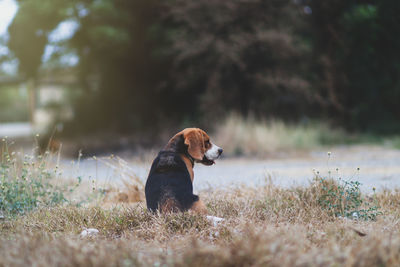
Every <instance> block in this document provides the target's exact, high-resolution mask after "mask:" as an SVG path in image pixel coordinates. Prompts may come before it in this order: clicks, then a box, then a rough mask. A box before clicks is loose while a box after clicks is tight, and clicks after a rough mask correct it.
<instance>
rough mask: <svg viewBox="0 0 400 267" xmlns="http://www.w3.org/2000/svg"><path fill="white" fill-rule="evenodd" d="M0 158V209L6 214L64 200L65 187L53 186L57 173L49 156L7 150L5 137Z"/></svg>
mask: <svg viewBox="0 0 400 267" xmlns="http://www.w3.org/2000/svg"><path fill="white" fill-rule="evenodd" d="M2 143H3V144H2V148H1V152H2V153H1V158H0V212H1V213H4V214H5V215H16V214H24V213H25V212H27V211H29V210H32V209H33V208H36V207H39V206H48V205H54V204H59V203H63V202H65V201H66V198H65V195H64V193H65V192H66V190H68V189H69V190H73V188H66V187H62V186H59V185H55V183H54V181H55V179H56V178H57V176H58V175H59V174H60V172H59V171H58V166H57V165H56V166H55V167H53V168H51V167H50V165H51V162H52V160H51V155H50V153H49V152H45V154H44V155H39V156H29V155H25V156H21V155H20V153H15V152H10V151H9V145H10V144H9V143H8V141H7V139H2Z"/></svg>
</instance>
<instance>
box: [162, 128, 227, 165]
mask: <svg viewBox="0 0 400 267" xmlns="http://www.w3.org/2000/svg"><path fill="white" fill-rule="evenodd" d="M178 139H180V140H182V141H183V142H182V143H180V144H179V145H183V152H187V154H188V155H189V156H190V157H192V158H193V159H194V161H195V162H197V163H202V164H204V165H212V164H214V163H215V162H214V160H216V159H217V158H219V156H221V154H222V148H220V147H218V146H216V145H215V144H213V143H212V142H211V140H210V137H209V136H208V134H207V133H206V132H204V131H203V130H201V129H199V128H186V129H184V130H183V131H181V132H179V133H177V134H176V135H175V136H174V137H173V138H172V139H171V140H170V142H169V144H171V143H174V141H175V140H178ZM177 150H179V151H182V149H177Z"/></svg>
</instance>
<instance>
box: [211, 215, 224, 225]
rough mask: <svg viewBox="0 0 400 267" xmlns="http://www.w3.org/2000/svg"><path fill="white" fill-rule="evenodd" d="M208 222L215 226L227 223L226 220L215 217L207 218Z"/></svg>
mask: <svg viewBox="0 0 400 267" xmlns="http://www.w3.org/2000/svg"><path fill="white" fill-rule="evenodd" d="M207 220H209V221H210V222H211V223H212V224H213V226H214V227H215V226H217V225H218V224H220V223H221V222H223V221H225V219H224V218H220V217H215V216H207Z"/></svg>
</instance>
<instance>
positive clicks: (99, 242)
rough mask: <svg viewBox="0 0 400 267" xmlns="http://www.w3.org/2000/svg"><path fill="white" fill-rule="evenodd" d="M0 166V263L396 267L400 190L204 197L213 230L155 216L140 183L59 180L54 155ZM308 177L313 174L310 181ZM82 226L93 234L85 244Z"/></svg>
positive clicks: (344, 184)
mask: <svg viewBox="0 0 400 267" xmlns="http://www.w3.org/2000/svg"><path fill="white" fill-rule="evenodd" d="M2 142H3V147H2V151H1V152H2V154H1V161H0V186H1V190H0V215H2V216H1V218H0V266H280V267H282V266H399V265H400V235H399V231H400V224H399V222H400V212H399V206H400V191H399V190H396V189H393V190H391V191H390V190H381V191H379V192H376V193H375V191H374V193H373V194H369V195H366V194H362V193H361V191H360V188H359V184H358V182H357V181H354V180H353V181H346V180H338V179H336V180H335V179H331V178H329V176H330V173H328V174H327V177H322V176H320V174H319V173H318V172H316V173H315V177H314V179H313V181H312V182H310V184H309V185H308V186H304V187H292V188H281V187H279V186H276V185H274V184H272V183H271V182H267V183H266V184H265V185H263V186H259V187H256V188H252V187H245V186H242V187H236V188H230V189H224V188H219V189H218V190H216V189H210V190H207V191H204V192H200V196H201V198H202V199H203V200H204V202H205V203H206V205H207V207H208V210H209V214H210V215H213V216H218V217H222V218H224V219H225V220H224V221H223V222H221V223H219V224H216V225H214V224H213V223H211V222H210V221H209V220H208V219H207V218H206V217H205V216H201V215H196V214H193V213H190V212H187V213H177V214H152V213H150V212H148V211H147V210H146V208H145V202H144V201H143V185H142V184H140V183H138V182H137V181H136V180H135V179H134V178H135V177H134V175H133V176H132V177H133V180H132V181H128V183H127V184H126V185H125V186H123V188H111V187H110V188H98V187H97V186H96V184H95V183H91V182H87V181H86V182H85V181H80V179H79V178H77V179H72V180H71V177H65V176H63V172H62V170H59V167H58V165H57V162H58V160H59V158H58V156H59V155H58V156H57V155H55V156H54V155H51V154H50V153H45V154H44V155H41V156H29V155H19V154H18V153H14V152H10V151H9V150H8V141H7V140H4V141H2ZM310 178H312V177H310ZM87 228H95V229H97V230H98V231H99V232H98V234H95V235H89V236H85V237H82V236H81V235H80V233H81V232H82V231H83V230H85V229H87Z"/></svg>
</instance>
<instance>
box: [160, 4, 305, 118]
mask: <svg viewBox="0 0 400 267" xmlns="http://www.w3.org/2000/svg"><path fill="white" fill-rule="evenodd" d="M298 13H299V12H298V9H297V8H296V6H295V5H294V4H293V2H292V1H291V0H284V1H263V0H223V1H220V0H212V1H205V0H203V1H202V0H200V1H185V0H175V1H170V4H169V12H168V14H167V17H166V18H167V19H166V21H167V24H168V25H171V26H170V32H167V33H168V37H169V43H170V45H171V48H172V49H171V50H169V52H171V58H173V66H172V69H171V72H170V75H171V76H170V79H169V81H170V83H171V84H170V87H167V88H168V90H171V91H173V92H175V94H179V93H180V92H184V95H183V96H181V97H182V98H184V101H183V102H184V103H187V106H182V108H183V109H186V110H187V109H188V108H190V107H191V108H193V107H200V109H199V111H200V112H201V114H206V115H208V116H215V115H216V114H219V115H223V114H225V113H226V111H227V110H234V111H236V112H240V113H242V114H245V115H246V114H248V113H249V112H251V113H253V114H256V115H260V116H264V117H265V116H271V115H275V116H276V115H281V116H286V117H291V118H298V116H297V114H301V113H302V112H300V113H299V112H296V111H299V110H302V109H303V108H304V107H305V106H306V105H307V103H309V100H311V99H312V94H311V92H310V91H309V90H308V88H309V84H308V82H307V80H305V79H304V75H303V74H304V72H305V71H306V66H305V64H304V57H305V56H306V55H307V53H308V52H307V47H306V46H305V45H303V44H302V43H301V42H300V38H299V36H298V35H297V34H296V25H297V24H301V17H299V15H298Z"/></svg>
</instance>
